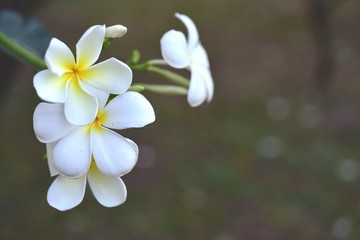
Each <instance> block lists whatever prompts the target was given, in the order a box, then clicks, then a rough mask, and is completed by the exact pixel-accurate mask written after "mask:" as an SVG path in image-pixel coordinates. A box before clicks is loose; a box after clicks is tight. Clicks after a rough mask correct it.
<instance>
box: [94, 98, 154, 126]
mask: <svg viewBox="0 0 360 240" xmlns="http://www.w3.org/2000/svg"><path fill="white" fill-rule="evenodd" d="M104 112H105V113H106V117H105V119H104V121H103V122H101V124H103V125H104V126H106V127H109V128H115V129H125V128H139V127H144V126H145V125H147V124H149V123H152V122H154V121H155V112H154V109H153V107H152V106H151V104H150V102H149V101H148V100H147V99H146V98H145V97H144V96H143V95H141V94H140V93H137V92H131V91H130V92H126V93H124V94H122V95H119V96H117V97H115V98H114V99H113V100H111V102H109V103H108V105H107V106H106V107H105V110H104Z"/></svg>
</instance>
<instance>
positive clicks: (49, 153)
mask: <svg viewBox="0 0 360 240" xmlns="http://www.w3.org/2000/svg"><path fill="white" fill-rule="evenodd" d="M56 144H57V142H51V143H47V144H46V156H47V162H48V166H49V171H50V176H51V177H53V176H55V175H58V174H60V173H59V171H58V170H57V169H56V168H55V166H54V159H53V157H52V156H53V151H54V147H55V145H56Z"/></svg>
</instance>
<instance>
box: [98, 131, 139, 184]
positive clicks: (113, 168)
mask: <svg viewBox="0 0 360 240" xmlns="http://www.w3.org/2000/svg"><path fill="white" fill-rule="evenodd" d="M99 128H101V129H97V130H93V131H92V142H93V145H92V146H93V156H94V159H95V162H96V165H97V166H98V168H99V170H100V171H101V172H102V174H104V175H106V176H111V177H120V176H122V175H124V174H126V173H128V172H129V171H131V169H133V167H134V166H135V164H136V161H137V158H138V153H139V150H138V147H137V145H136V144H135V143H134V142H132V141H131V140H130V139H127V138H124V137H122V136H120V135H119V134H117V133H115V132H113V131H111V130H109V129H106V128H103V127H99Z"/></svg>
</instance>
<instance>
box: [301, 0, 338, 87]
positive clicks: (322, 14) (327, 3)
mask: <svg viewBox="0 0 360 240" xmlns="http://www.w3.org/2000/svg"><path fill="white" fill-rule="evenodd" d="M333 3H334V1H333V0H306V4H307V11H308V14H309V20H310V28H311V32H312V36H313V38H314V45H315V54H316V69H315V81H316V82H315V85H316V87H317V88H318V89H319V90H321V91H326V90H327V89H328V88H329V87H330V85H331V83H332V80H333V76H334V72H335V68H336V65H335V60H334V54H333V33H332V24H331V16H332V10H333V7H334V4H333Z"/></svg>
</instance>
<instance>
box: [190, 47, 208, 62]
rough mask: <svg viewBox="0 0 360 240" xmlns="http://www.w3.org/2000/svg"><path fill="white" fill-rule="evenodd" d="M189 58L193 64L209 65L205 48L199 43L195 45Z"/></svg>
mask: <svg viewBox="0 0 360 240" xmlns="http://www.w3.org/2000/svg"><path fill="white" fill-rule="evenodd" d="M191 59H192V63H193V64H196V65H200V66H202V67H207V68H208V67H209V65H210V64H209V58H208V55H207V53H206V50H205V48H204V47H203V46H202V45H201V44H199V45H197V47H196V48H195V49H194V51H193V53H192V58H191Z"/></svg>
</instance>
